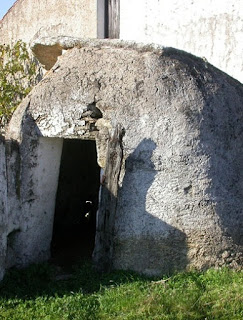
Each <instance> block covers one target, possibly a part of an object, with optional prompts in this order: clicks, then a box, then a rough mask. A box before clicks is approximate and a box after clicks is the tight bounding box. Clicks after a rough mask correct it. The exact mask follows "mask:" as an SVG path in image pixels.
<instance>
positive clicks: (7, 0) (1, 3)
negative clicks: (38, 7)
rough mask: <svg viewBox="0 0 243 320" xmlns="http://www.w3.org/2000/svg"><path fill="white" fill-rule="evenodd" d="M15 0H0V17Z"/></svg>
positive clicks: (0, 17)
mask: <svg viewBox="0 0 243 320" xmlns="http://www.w3.org/2000/svg"><path fill="white" fill-rule="evenodd" d="M14 2H15V0H0V19H2V17H3V16H4V15H5V13H6V12H7V11H8V9H9V8H11V7H12V5H13V4H14Z"/></svg>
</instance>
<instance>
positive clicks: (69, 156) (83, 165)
mask: <svg viewBox="0 0 243 320" xmlns="http://www.w3.org/2000/svg"><path fill="white" fill-rule="evenodd" d="M99 176H100V168H99V166H98V164H97V153H96V144H95V141H88V140H77V139H64V141H63V150H62V158H61V165H60V173H59V182H58V189H57V196H56V209H55V218H54V225H53V237H52V248H51V251H52V261H53V262H54V263H55V264H58V265H60V266H62V267H72V266H73V265H75V264H77V263H80V262H82V260H86V259H89V258H91V256H92V252H93V249H94V241H95V230H96V211H97V208H98V197H99V185H100V183H99V181H100V179H99Z"/></svg>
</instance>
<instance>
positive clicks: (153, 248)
mask: <svg viewBox="0 0 243 320" xmlns="http://www.w3.org/2000/svg"><path fill="white" fill-rule="evenodd" d="M155 149H156V144H155V143H154V141H153V140H151V139H144V140H142V141H141V142H140V144H139V145H138V146H137V148H136V149H135V150H134V151H133V152H132V154H131V155H130V156H129V157H128V158H127V159H126V163H125V176H124V179H123V183H122V187H121V188H119V190H118V199H119V200H118V203H117V199H116V198H115V197H114V195H113V194H112V193H111V192H110V191H109V190H108V189H107V188H106V187H105V188H103V190H102V196H104V194H106V197H107V196H108V198H109V199H110V201H111V202H114V201H115V202H116V210H115V216H114V217H112V215H113V212H112V211H110V212H109V210H108V211H107V210H106V212H105V215H104V216H102V217H101V216H100V217H99V219H100V218H102V220H103V221H104V225H102V227H103V228H104V230H105V234H107V233H109V232H111V234H112V241H113V243H111V241H110V242H109V243H107V246H106V247H103V248H102V251H100V252H99V253H100V256H101V257H102V259H103V258H104V256H105V255H106V253H107V252H109V250H110V248H111V246H112V248H113V249H112V253H111V255H110V257H111V261H110V265H111V266H112V267H114V268H116V269H127V270H129V269H132V270H135V271H138V272H140V273H144V274H148V275H155V274H160V273H171V272H173V271H175V270H184V269H185V268H186V266H187V244H186V235H185V234H184V233H183V232H182V231H180V230H179V229H177V228H175V227H173V226H171V225H169V224H167V223H166V222H164V221H163V220H161V219H160V218H159V217H156V216H153V215H152V214H150V212H149V211H148V210H149V207H148V208H147V196H148V190H149V188H150V187H151V185H152V184H153V181H154V179H155V176H156V173H157V172H156V170H155V168H154V164H153V162H152V160H151V157H152V154H153V151H154V150H155ZM114 198H115V199H114ZM152 206H153V205H152ZM161 210H163V208H161ZM155 214H157V215H159V214H160V212H157V211H156V212H155ZM99 226H101V225H100V224H99ZM107 226H108V227H107ZM100 231H102V230H98V234H99V233H100ZM101 243H102V241H101ZM101 243H100V244H101ZM101 247H102V244H101ZM102 259H100V260H98V261H97V260H96V259H95V260H96V263H97V264H98V265H99V264H100V263H101V265H103V266H107V265H104V264H103V262H102ZM105 269H106V268H105Z"/></svg>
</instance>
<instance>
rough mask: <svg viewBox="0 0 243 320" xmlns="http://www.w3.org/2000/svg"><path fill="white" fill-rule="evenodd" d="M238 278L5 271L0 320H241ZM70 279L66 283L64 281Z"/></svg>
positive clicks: (242, 295)
mask: <svg viewBox="0 0 243 320" xmlns="http://www.w3.org/2000/svg"><path fill="white" fill-rule="evenodd" d="M242 275H243V274H242V272H233V271H231V270H228V269H222V270H218V271H216V270H209V271H207V272H205V273H198V272H190V273H178V274H175V275H173V276H171V277H166V276H165V277H164V278H160V279H147V278H145V277H142V276H139V275H137V274H134V273H131V272H121V271H119V272H112V273H109V274H98V273H96V272H95V271H94V270H93V269H92V267H91V266H90V264H85V265H84V266H82V267H79V268H76V270H75V271H74V272H73V273H72V277H71V275H63V274H62V272H61V270H57V269H56V268H54V267H50V266H49V265H47V264H43V265H35V266H31V267H30V268H28V269H26V270H21V271H11V272H10V273H9V274H8V275H7V276H6V277H5V279H4V281H3V282H2V283H1V284H0V319H1V320H2V319H8V320H40V319H45V320H64V319H70V320H77V319H78V320H81V319H82V320H88V319H91V320H96V319H104V320H118V319H120V320H124V319H127V320H128V319H129V320H140V319H141V320H142V319H144V320H145V319H146V320H148V319H154V320H155V319H157V320H159V319H173V320H176V319H185V320H190V319H207V320H209V319H229V320H234V319H235V320H236V319H237V320H240V319H243V276H242ZM70 277H71V278H70Z"/></svg>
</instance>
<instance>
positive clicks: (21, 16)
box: [0, 0, 97, 43]
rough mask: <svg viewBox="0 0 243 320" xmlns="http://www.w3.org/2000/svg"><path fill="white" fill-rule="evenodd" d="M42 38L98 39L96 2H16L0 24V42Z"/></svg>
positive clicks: (22, 0) (77, 0)
mask: <svg viewBox="0 0 243 320" xmlns="http://www.w3.org/2000/svg"><path fill="white" fill-rule="evenodd" d="M37 33H40V34H41V36H64V35H65V36H72V37H80V38H96V37H97V0H17V1H16V2H15V4H14V6H13V7H12V8H11V9H10V10H9V12H8V13H7V14H6V15H5V16H4V18H3V19H2V20H1V21H0V43H11V42H16V41H17V40H19V39H22V40H23V41H24V42H27V43H29V42H30V41H31V39H32V38H33V37H34V36H35V35H36V34H37Z"/></svg>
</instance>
